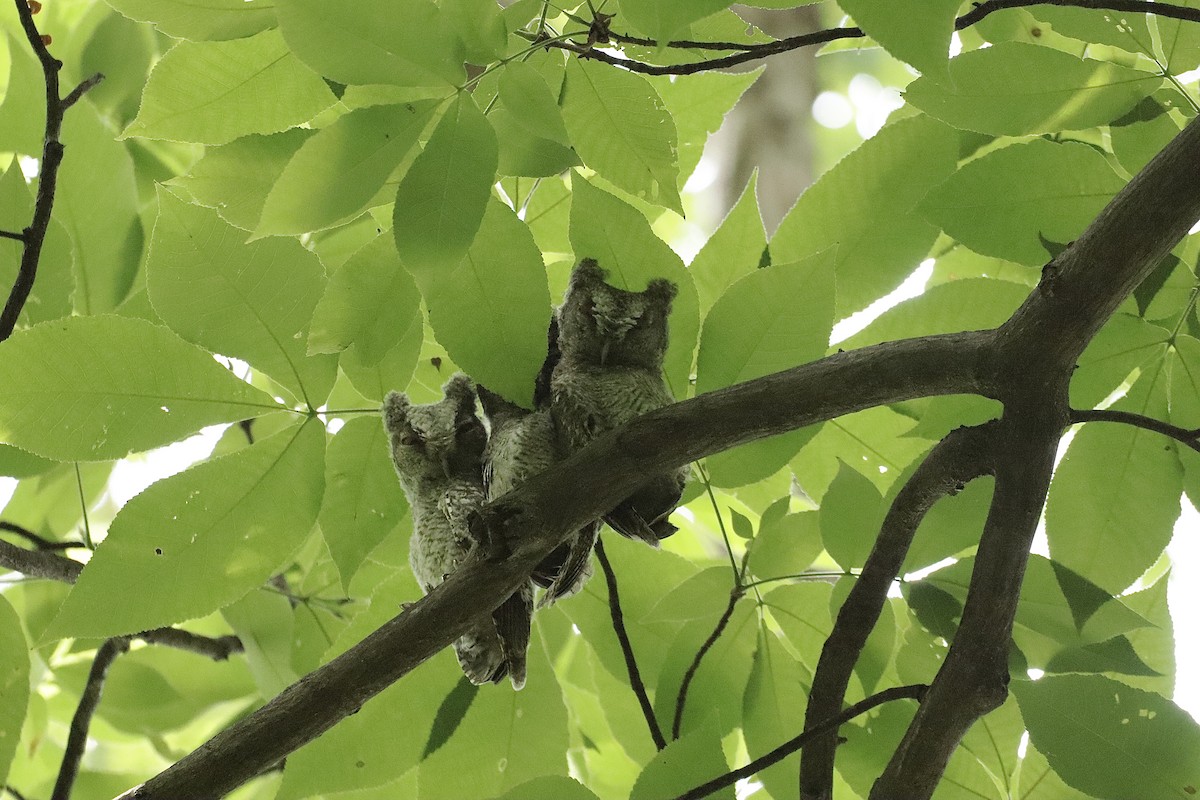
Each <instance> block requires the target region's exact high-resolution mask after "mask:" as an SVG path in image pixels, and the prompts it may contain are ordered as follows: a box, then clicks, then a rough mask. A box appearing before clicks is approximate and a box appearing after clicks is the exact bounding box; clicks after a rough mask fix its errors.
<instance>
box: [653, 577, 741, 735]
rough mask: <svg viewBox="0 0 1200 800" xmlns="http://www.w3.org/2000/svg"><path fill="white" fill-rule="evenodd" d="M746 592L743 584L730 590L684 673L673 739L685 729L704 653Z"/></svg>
mask: <svg viewBox="0 0 1200 800" xmlns="http://www.w3.org/2000/svg"><path fill="white" fill-rule="evenodd" d="M745 593H746V590H745V588H743V587H742V586H741V585H738V586H735V587H734V588H733V590H732V591H730V592H729V603H728V605H726V606H725V611H724V613H722V614H721V618H720V619H718V620H717V624H716V625H715V626H714V627H713V631H712V633H710V634H709V636H708V638H707V639H705V640H704V644H702V645H700V649H699V650H697V651H696V657H695V658H694V659H692V663H691V664H690V665H689V666H688V668H687V672H686V673H684V675H683V681H682V682H681V683H680V684H679V694H678V695H676V697H675V720H674V721H673V722H672V723H671V738H672V739H678V738H679V732H680V731H681V730H682V729H683V709H684V708H685V707H686V706H687V696H688V687H689V686H691V685H692V679H693V678H695V677H696V671H697V670H699V669H700V662H701V661H703V660H704V655H705V654H706V653H707V652H708V651H709V650H711V649H712V646H713V645H714V644H716V643H717V639H719V638H721V634H722V633H724V632H725V626H726V625H728V624H729V620H730V618H731V617H732V616H733V609H734V608H736V607H737V601H738V600H740V599H741V598H742V595H744V594H745Z"/></svg>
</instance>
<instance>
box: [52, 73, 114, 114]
mask: <svg viewBox="0 0 1200 800" xmlns="http://www.w3.org/2000/svg"><path fill="white" fill-rule="evenodd" d="M102 80H104V73H103V72H97V73H96V74H94V75H92V76H91V77H90V78H88V79H87V80H84V81H82V82H81V83H80V84H79V85H78V86H76V87H75V88H74V89H72V90H71V91H70V93H69V94H67V96H66V97H64V98H63V100H62V107H63V110H64V111H66V110H67V109H68V108H70V107H71V106H73V105H75V104H76V103H78V102H79V98H81V97H83V96H84V95H85V94H87V93H88V91H89V90H90V89H91V88H92V87H93V86H95V85H96V84H98V83H100V81H102Z"/></svg>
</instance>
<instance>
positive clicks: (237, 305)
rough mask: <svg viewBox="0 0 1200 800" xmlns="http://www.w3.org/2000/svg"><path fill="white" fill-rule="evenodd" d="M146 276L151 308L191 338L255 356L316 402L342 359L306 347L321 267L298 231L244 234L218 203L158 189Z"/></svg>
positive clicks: (229, 352)
mask: <svg viewBox="0 0 1200 800" xmlns="http://www.w3.org/2000/svg"><path fill="white" fill-rule="evenodd" d="M158 203H159V211H158V222H157V223H155V226H154V235H153V237H152V239H151V242H150V255H149V256H148V258H147V263H146V272H147V277H146V284H147V288H148V289H149V291H150V302H151V303H152V304H153V305H154V310H155V311H156V312H158V315H159V316H160V317H162V319H163V321H164V322H166V323H167V324H168V325H170V326H171V328H172V329H173V330H174V331H175V332H176V333H178V334H179V335H180V336H182V337H183V338H185V339H187V340H188V341H191V342H195V343H196V344H199V345H201V346H203V347H207V348H209V349H211V350H213V351H214V352H217V353H221V354H222V355H227V356H234V357H236V358H240V359H243V360H244V361H247V362H249V363H250V365H251V366H253V367H255V368H256V369H260V370H262V371H263V372H265V373H266V374H268V375H270V376H271V377H272V378H274V379H275V380H277V381H279V382H280V383H282V384H283V385H284V386H286V387H288V389H290V390H291V391H293V392H295V394H296V396H297V397H298V398H302V399H303V400H304V401H305V402H306V403H308V404H309V405H310V406H311V407H313V408H315V407H317V406H319V405H320V404H321V402H322V401H323V400H324V399H325V398H326V397H327V396H328V395H329V390H330V388H332V386H333V380H334V377H335V375H336V373H337V360H336V359H335V358H333V357H331V356H327V355H314V356H309V355H306V350H305V342H306V341H307V338H308V327H309V323H310V320H311V317H312V313H313V309H314V308H315V307H316V304H317V300H318V299H319V298H320V297H321V294H322V292H323V291H324V289H325V271H324V270H323V269H322V268H321V263H320V262H319V261H318V260H317V257H316V256H315V255H313V254H312V252H311V251H309V250H306V249H304V247H302V246H301V245H300V243H299V242H297V241H295V240H294V239H265V240H260V241H257V242H251V243H250V244H243V240H244V238H245V235H244V234H243V233H242V231H240V230H239V229H237V228H234V227H232V226H231V225H228V224H226V223H225V222H224V221H222V220H221V219H220V218H219V217H218V216H217V215H216V214H215V213H214V212H213V211H211V210H209V209H207V208H201V207H199V206H194V205H191V204H190V203H186V202H184V201H182V200H180V199H179V198H177V197H175V196H174V195H173V194H171V193H170V192H168V191H164V190H159V193H158Z"/></svg>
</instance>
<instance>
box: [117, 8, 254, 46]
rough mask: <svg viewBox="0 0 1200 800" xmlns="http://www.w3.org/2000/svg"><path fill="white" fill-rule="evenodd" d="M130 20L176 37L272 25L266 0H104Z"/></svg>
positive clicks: (236, 35)
mask: <svg viewBox="0 0 1200 800" xmlns="http://www.w3.org/2000/svg"><path fill="white" fill-rule="evenodd" d="M106 2H107V3H108V4H109V5H110V6H112V7H113V8H115V9H116V10H117V11H120V12H121V13H122V14H124V15H125V16H127V17H129V18H130V19H134V20H137V21H138V22H149V23H152V24H153V25H154V27H156V28H158V29H159V30H160V31H162V32H163V33H165V34H167V35H168V36H174V37H175V38H177V39H193V40H204V39H240V38H242V37H243V36H253V35H254V34H256V33H259V32H260V31H264V30H266V29H267V28H271V27H274V25H275V14H274V13H273V12H274V9H273V7H272V5H271V4H270V3H269V2H267V0H204V2H203V3H196V2H192V1H191V0H106Z"/></svg>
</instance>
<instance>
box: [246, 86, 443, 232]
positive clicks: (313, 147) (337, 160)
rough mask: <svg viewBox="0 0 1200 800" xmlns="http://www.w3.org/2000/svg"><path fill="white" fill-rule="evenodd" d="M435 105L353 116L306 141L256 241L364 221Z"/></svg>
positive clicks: (273, 195)
mask: <svg viewBox="0 0 1200 800" xmlns="http://www.w3.org/2000/svg"><path fill="white" fill-rule="evenodd" d="M436 108H437V102H436V101H434V100H418V101H415V102H412V103H405V104H404V105H394V106H371V107H369V108H360V109H358V110H356V111H351V112H350V113H349V114H346V115H345V116H342V117H339V118H338V119H337V120H336V121H335V122H334V123H333V124H332V125H330V126H329V127H327V128H322V129H321V130H320V131H318V132H317V135H316V136H313V137H312V138H311V139H309V140H308V141H306V142H305V143H304V144H303V146H301V148H300V149H299V150H298V151H297V152H296V155H295V156H293V157H292V160H291V161H289V162H288V165H287V167H286V168H285V169H284V170H283V174H281V175H280V176H279V180H278V181H276V182H275V186H274V188H272V189H271V192H270V194H268V195H267V199H266V203H265V204H264V206H263V210H262V217H261V218H260V219H259V221H258V228H257V229H256V231H255V235H256V236H265V235H270V234H295V233H305V232H307V231H315V230H319V229H321V228H328V227H330V226H332V225H336V224H337V223H339V222H342V221H345V220H348V219H351V218H353V217H356V216H358V214H360V213H362V211H363V210H364V209H365V208H366V207H367V206H368V205H370V204H371V201H372V198H374V197H375V195H376V193H378V192H379V190H380V189H381V188H382V187H383V185H384V183H385V182H386V181H387V179H388V177H389V176H390V175H391V174H392V172H393V171H394V170H395V169H396V167H397V166H399V164H400V162H401V161H402V160H403V159H404V157H405V156H406V155H407V154H408V153H409V151H410V150H412V148H413V146H414V145H416V143H417V136H419V135H420V133H421V131H422V130H424V128H425V125H426V123H428V122H429V120H430V118H431V117H432V116H433V112H434V110H435V109H436Z"/></svg>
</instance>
